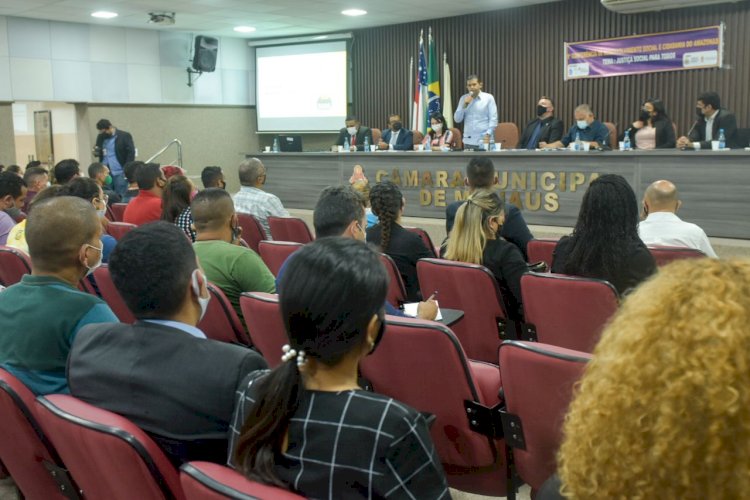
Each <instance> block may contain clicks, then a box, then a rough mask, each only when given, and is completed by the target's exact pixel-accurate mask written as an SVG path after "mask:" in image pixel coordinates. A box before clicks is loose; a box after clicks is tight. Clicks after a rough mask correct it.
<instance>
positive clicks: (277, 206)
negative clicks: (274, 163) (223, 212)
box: [232, 158, 289, 240]
mask: <svg viewBox="0 0 750 500" xmlns="http://www.w3.org/2000/svg"><path fill="white" fill-rule="evenodd" d="M239 172H240V185H241V187H240V190H239V192H238V193H237V194H235V195H234V196H233V197H232V198H233V199H234V209H235V210H236V211H237V212H240V213H243V214H250V215H252V216H254V217H255V218H256V219H258V221H259V222H260V224H261V225H262V226H263V230H264V231H265V232H266V237H267V238H268V239H269V240H270V239H272V238H271V230H270V228H269V227H268V217H271V216H272V217H289V212H287V211H286V209H285V208H284V205H282V204H281V200H280V199H279V197H278V196H276V195H274V194H271V193H266V192H265V191H263V189H261V188H262V186H263V185H264V184H265V183H266V167H264V166H263V162H261V161H260V160H259V159H257V158H248V159H247V160H245V161H243V162H242V163H240V167H239Z"/></svg>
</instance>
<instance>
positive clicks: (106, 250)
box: [59, 177, 117, 263]
mask: <svg viewBox="0 0 750 500" xmlns="http://www.w3.org/2000/svg"><path fill="white" fill-rule="evenodd" d="M59 194H60V195H61V196H75V197H76V198H82V199H84V200H86V201H88V202H89V203H91V204H92V205H93V206H94V208H95V209H96V214H97V215H98V216H99V222H101V224H102V230H104V229H106V228H107V224H108V220H107V217H106V215H107V195H105V194H104V192H103V191H102V188H101V186H99V184H97V183H96V181H94V180H93V179H89V178H87V177H76V178H75V179H73V180H72V181H70V182H68V183H67V184H65V185H64V186H63V188H62V189H61V190H60V193H59ZM101 242H102V262H105V263H106V262H109V255H110V254H111V253H112V249H113V248H115V245H116V244H117V240H115V239H114V238H113V237H112V236H110V235H108V234H102V237H101Z"/></svg>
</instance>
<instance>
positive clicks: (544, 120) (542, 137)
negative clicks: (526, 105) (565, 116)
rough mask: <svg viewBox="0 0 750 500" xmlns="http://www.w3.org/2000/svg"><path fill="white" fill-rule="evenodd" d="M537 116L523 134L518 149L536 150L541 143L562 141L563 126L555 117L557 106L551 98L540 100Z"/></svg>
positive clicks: (541, 98) (537, 105)
mask: <svg viewBox="0 0 750 500" xmlns="http://www.w3.org/2000/svg"><path fill="white" fill-rule="evenodd" d="M536 116H537V118H534V119H533V120H531V121H530V122H529V123H528V124H527V125H526V128H525V129H524V130H523V134H521V140H520V141H519V142H518V149H530V150H532V151H533V150H535V149H536V148H538V147H539V143H541V142H555V141H559V140H560V139H562V135H563V124H562V121H561V120H560V119H558V118H556V117H555V104H554V103H553V102H552V99H550V98H549V97H546V96H543V97H540V98H539V102H537V104H536Z"/></svg>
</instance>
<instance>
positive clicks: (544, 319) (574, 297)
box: [521, 273, 619, 352]
mask: <svg viewBox="0 0 750 500" xmlns="http://www.w3.org/2000/svg"><path fill="white" fill-rule="evenodd" d="M521 295H522V296H523V311H524V318H525V320H526V323H525V324H524V334H523V336H524V338H528V339H530V340H535V341H538V342H542V343H545V344H551V345H556V346H559V347H565V348H568V349H575V350H577V351H583V352H593V350H594V347H596V344H597V343H598V342H599V337H600V336H601V333H602V330H604V327H605V325H606V324H607V322H608V321H609V319H610V318H611V317H612V316H614V314H615V313H616V312H617V307H618V305H619V300H618V294H617V290H615V287H614V286H612V285H611V284H610V283H609V282H608V281H604V280H598V279H593V278H581V277H577V276H566V275H562V274H542V273H528V274H524V275H523V276H522V277H521Z"/></svg>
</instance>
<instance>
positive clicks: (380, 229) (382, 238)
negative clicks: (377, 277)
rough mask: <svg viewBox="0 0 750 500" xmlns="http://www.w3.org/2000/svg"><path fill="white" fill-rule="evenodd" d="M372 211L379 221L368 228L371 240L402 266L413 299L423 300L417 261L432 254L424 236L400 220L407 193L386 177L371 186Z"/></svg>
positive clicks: (405, 283)
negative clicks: (404, 195) (402, 193)
mask: <svg viewBox="0 0 750 500" xmlns="http://www.w3.org/2000/svg"><path fill="white" fill-rule="evenodd" d="M370 204H372V211H373V213H375V215H377V217H378V223H377V224H376V225H374V226H372V227H371V228H370V229H368V230H367V242H368V243H372V244H374V245H377V246H378V247H380V251H381V252H383V253H385V254H388V256H390V257H391V258H392V259H393V261H394V262H395V263H396V267H398V271H399V273H400V274H401V278H402V279H403V280H404V286H405V287H406V298H407V300H409V301H411V302H416V301H418V300H421V298H422V295H421V294H420V292H419V281H418V279H417V261H418V260H419V259H424V258H428V257H432V255H433V254H432V252H430V251H429V250H428V249H427V247H426V246H425V245H424V242H423V241H422V238H420V237H419V235H417V234H414V233H412V232H410V231H408V230H406V229H404V228H403V227H401V225H400V224H399V223H400V222H401V216H402V215H403V214H404V197H403V196H402V195H401V190H400V189H399V188H398V186H396V184H394V183H392V182H390V181H384V182H381V183H378V184H376V185H375V186H373V188H372V189H371V190H370Z"/></svg>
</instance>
